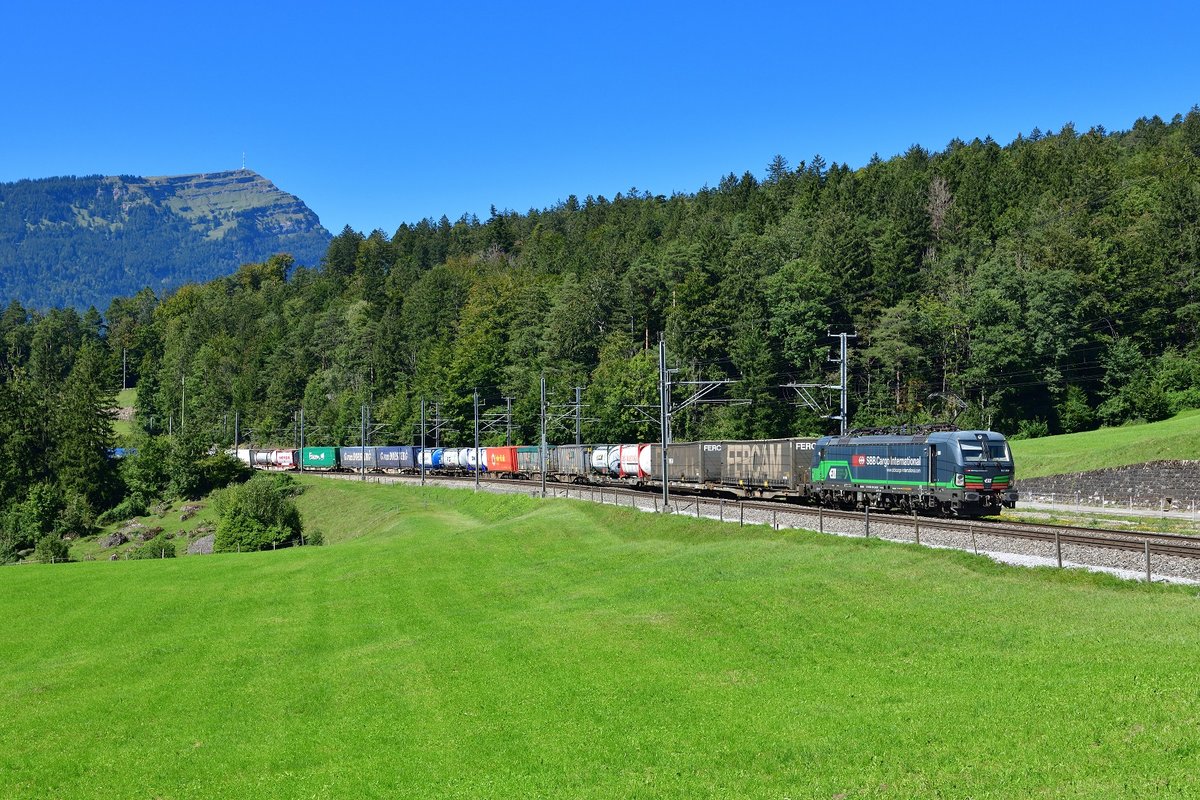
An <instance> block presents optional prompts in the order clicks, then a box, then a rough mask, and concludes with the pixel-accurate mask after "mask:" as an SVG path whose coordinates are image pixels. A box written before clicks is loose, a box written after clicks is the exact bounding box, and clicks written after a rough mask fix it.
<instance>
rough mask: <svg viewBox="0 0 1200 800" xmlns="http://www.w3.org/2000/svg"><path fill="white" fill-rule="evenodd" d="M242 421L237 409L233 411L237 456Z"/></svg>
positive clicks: (234, 445)
mask: <svg viewBox="0 0 1200 800" xmlns="http://www.w3.org/2000/svg"><path fill="white" fill-rule="evenodd" d="M152 419H153V418H152ZM241 421H242V420H241V412H239V411H238V410H237V409H236V408H235V409H234V410H233V451H234V452H233V454H234V455H235V456H236V455H237V449H238V445H239V444H241V443H242V430H241ZM150 426H151V427H154V423H153V422H151V423H150Z"/></svg>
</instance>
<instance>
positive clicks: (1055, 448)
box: [1012, 410, 1200, 488]
mask: <svg viewBox="0 0 1200 800" xmlns="http://www.w3.org/2000/svg"><path fill="white" fill-rule="evenodd" d="M1012 453H1013V462H1014V463H1015V464H1016V467H1017V480H1018V488H1019V483H1020V479H1021V478H1040V477H1042V476H1045V475H1061V474H1063V473H1068V472H1087V471H1090V470H1096V469H1105V468H1108V467H1123V466H1128V465H1130V464H1143V463H1145V462H1147V461H1159V460H1174V459H1197V458H1200V411H1195V410H1193V411H1184V412H1181V413H1179V414H1177V415H1175V416H1174V417H1171V418H1170V419H1165V420H1163V421H1161V422H1151V423H1143V424H1140V425H1122V426H1120V427H1114V428H1100V429H1098V430H1094V431H1086V432H1083V433H1068V434H1061V435H1058V436H1044V437H1042V438H1040V439H1022V440H1018V441H1014V442H1012Z"/></svg>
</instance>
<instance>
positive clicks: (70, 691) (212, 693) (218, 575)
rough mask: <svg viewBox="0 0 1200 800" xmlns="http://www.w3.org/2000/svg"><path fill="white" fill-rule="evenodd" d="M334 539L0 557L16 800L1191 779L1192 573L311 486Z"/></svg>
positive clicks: (630, 793) (0, 774) (1055, 785)
mask: <svg viewBox="0 0 1200 800" xmlns="http://www.w3.org/2000/svg"><path fill="white" fill-rule="evenodd" d="M304 482H305V483H306V485H307V486H308V490H307V491H306V493H305V494H304V495H302V496H301V497H300V498H299V503H300V504H301V507H302V511H303V514H304V517H305V519H306V522H307V525H308V526H310V528H320V529H322V530H323V532H324V533H325V536H326V541H327V542H329V546H326V547H310V548H297V549H290V550H286V551H279V552H263V553H256V554H242V555H214V556H203V557H187V558H179V559H170V560H166V561H140V562H138V561H130V562H115V563H108V562H86V563H76V564H69V565H58V566H46V565H22V566H13V567H6V568H3V569H0V616H2V618H3V619H4V620H5V625H4V633H3V634H2V635H0V664H3V667H2V668H0V796H3V797H6V798H44V797H62V798H71V797H86V798H129V797H162V798H183V797H238V798H280V797H317V798H324V797H329V798H335V797H362V796H370V797H470V798H479V797H552V796H553V797H594V798H626V797H679V798H694V797H711V796H719V797H774V798H778V797H793V798H796V797H819V798H829V797H845V798H858V797H967V796H970V797H1023V796H1051V795H1052V796H1069V797H1113V796H1126V797H1131V796H1142V797H1163V796H1179V797H1183V796H1196V794H1197V793H1200V774H1198V773H1197V772H1196V770H1195V769H1194V758H1195V754H1196V752H1197V750H1198V749H1200V729H1198V727H1197V721H1196V711H1195V710H1196V708H1197V707H1200V705H1198V704H1200V686H1198V685H1197V683H1196V681H1195V680H1194V673H1195V662H1196V653H1197V644H1198V643H1200V634H1198V633H1197V631H1200V606H1198V605H1197V598H1196V591H1195V589H1194V588H1191V589H1180V588H1174V589H1172V588H1168V587H1161V586H1154V587H1145V586H1142V585H1138V584H1124V583H1120V582H1118V581H1116V580H1115V579H1111V578H1106V577H1103V576H1091V575H1079V574H1075V573H1061V572H1054V571H1049V570H1026V569H1015V568H1007V567H1002V566H998V565H995V564H993V563H991V562H989V561H987V560H985V559H982V558H976V557H972V556H969V555H966V554H961V553H956V552H940V551H939V552H931V551H929V550H925V549H919V548H916V547H910V546H903V545H894V544H888V543H881V542H875V541H866V542H864V541H858V540H845V539H839V538H836V537H829V536H820V535H817V534H811V533H806V532H799V531H793V532H782V533H774V532H771V531H769V530H767V529H765V528H761V527H760V528H750V527H747V528H744V529H738V528H736V527H732V526H722V525H720V524H719V523H716V522H711V521H697V520H692V519H683V518H662V517H658V516H655V515H650V514H642V513H637V512H633V511H630V510H628V509H617V508H613V507H601V506H596V505H592V504H588V503H582V502H574V501H563V500H547V501H538V500H535V499H532V498H529V497H524V496H495V495H488V494H481V495H473V494H472V493H470V492H467V491H453V490H443V489H425V490H422V489H420V488H417V487H401V486H377V485H372V484H359V483H356V482H345V481H331V480H327V479H318V478H306V479H305V481H304Z"/></svg>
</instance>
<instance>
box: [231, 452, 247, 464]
mask: <svg viewBox="0 0 1200 800" xmlns="http://www.w3.org/2000/svg"><path fill="white" fill-rule="evenodd" d="M234 455H235V456H236V457H237V460H238V461H241V462H243V463H246V464H249V463H251V461H250V451H249V450H246V449H239V450H235V451H234Z"/></svg>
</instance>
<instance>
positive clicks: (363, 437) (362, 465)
mask: <svg viewBox="0 0 1200 800" xmlns="http://www.w3.org/2000/svg"><path fill="white" fill-rule="evenodd" d="M359 414H360V416H361V419H362V423H361V424H362V430H361V431H360V433H359V439H358V441H359V444H360V447H361V449H362V461H360V462H358V470H359V480H364V481H365V480H366V479H367V406H366V404H365V403H364V404H363V405H362V406H360V407H359Z"/></svg>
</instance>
